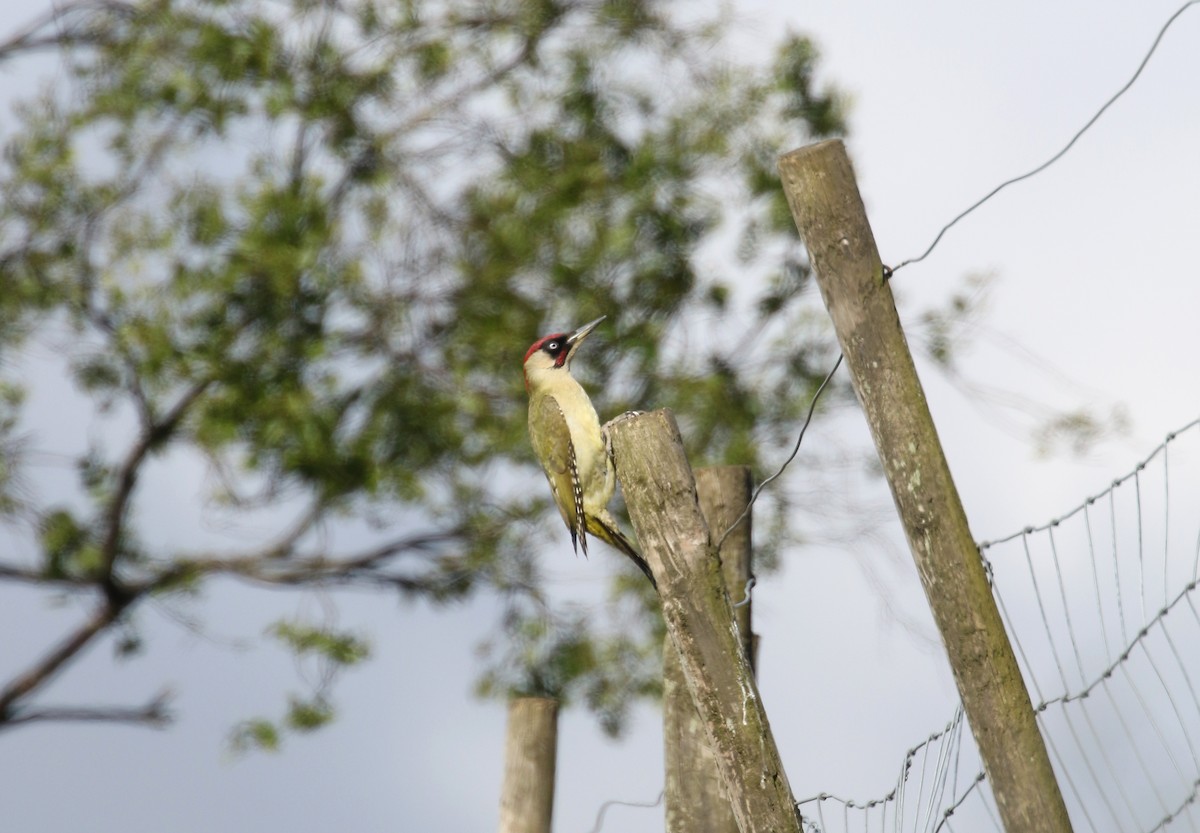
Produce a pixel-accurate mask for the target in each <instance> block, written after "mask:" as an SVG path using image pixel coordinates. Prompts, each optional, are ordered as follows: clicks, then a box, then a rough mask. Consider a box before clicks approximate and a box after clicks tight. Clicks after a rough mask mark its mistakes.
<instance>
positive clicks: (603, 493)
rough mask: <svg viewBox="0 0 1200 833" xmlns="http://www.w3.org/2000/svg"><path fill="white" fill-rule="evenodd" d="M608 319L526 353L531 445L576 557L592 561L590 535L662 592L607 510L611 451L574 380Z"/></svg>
mask: <svg viewBox="0 0 1200 833" xmlns="http://www.w3.org/2000/svg"><path fill="white" fill-rule="evenodd" d="M607 317H608V316H604V315H602V316H600V317H599V318H597V319H596V320H595V321H591V322H589V323H587V324H584V325H583V326H582V327H580V328H579V329H577V330H575V331H574V332H571V333H551V334H550V335H546V336H542V337H541V338H539V339H538V340H537V341H535V342H534V343H533V344H532V345H530V347H529V349H528V350H526V351H525V389H526V391H527V392H528V393H529V440H530V442H531V443H532V445H533V451H534V453H535V454H536V455H537V458H538V462H539V463H541V465H542V470H543V471H544V472H545V473H546V479H547V480H548V481H549V482H550V490H551V491H552V492H553V494H554V503H555V505H557V506H558V511H559V513H560V514H561V515H562V519H563V522H564V523H565V524H566V525H567V530H568V531H569V532H570V533H571V546H572V548H574V550H575V553H576V554H578V553H579V552H580V551H581V550H582V551H583V555H584V557H587V554H588V536H589V535H591V536H592V537H593V538H599V539H600V540H601V541H604V542H605V543H607V544H609V545H610V546H612V547H614V548H616V549H617V550H620V551H621V552H622V553H624V554H625V555H627V556H628V557H629V558H630V559H632V560H633V562H634V563H635V564H636V565H637V566H638V569H640V570H641V571H642V572H643V573H645V575H646V578H648V579H650V583H651V584H652V585H654V586H655V587H656V588H657V586H658V585H657V583H656V582H655V580H654V574H653V573H652V572H651V571H650V565H649V564H648V563H647V562H646V559H645V558H643V557H642V555H641V554H640V553H639V552H638V551H637V549H636V548H635V547H634V546H633V544H632V543H630V541H629V539H628V538H626V537H625V535H624V534H623V533H622V532H621V530H620V528H619V527H618V526H617V522H616V519H614V518H613V516H612V515H611V514H610V513H609V511H608V503H609V501H610V500H612V496H613V491H614V490H615V489H616V485H617V476H616V471H615V470H614V468H613V462H612V449H611V446H610V443H609V439H608V436H607V433H606V432H605V431H604V429H603V428H601V426H600V418H599V417H598V416H597V415H596V408H595V406H593V405H592V400H591V399H589V398H588V395H587V392H586V391H584V389H583V386H582V385H580V384H579V382H578V381H576V380H575V377H573V376H572V375H571V359H572V357H574V355H575V352H576V351H577V350H578V349H579V346H580V345H581V344H583V342H584V339H586V338H587V337H588V336H589V335H590V334H591V333H592V331H593V330H595V329H596V327H597V325H599V324H600V322H601V321H603V320H604V319H605V318H607Z"/></svg>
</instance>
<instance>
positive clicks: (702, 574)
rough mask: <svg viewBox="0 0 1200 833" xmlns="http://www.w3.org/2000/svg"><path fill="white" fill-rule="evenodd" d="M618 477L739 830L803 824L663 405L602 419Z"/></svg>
mask: <svg viewBox="0 0 1200 833" xmlns="http://www.w3.org/2000/svg"><path fill="white" fill-rule="evenodd" d="M608 430H609V436H610V437H611V438H612V446H613V459H614V461H615V463H616V467H617V476H618V477H619V478H620V480H621V488H622V490H623V491H624V494H625V504H626V506H628V507H629V517H630V519H631V520H632V521H633V528H634V531H635V532H636V533H637V537H638V542H639V543H640V544H641V547H642V554H643V555H644V556H645V557H646V560H647V562H649V564H650V569H651V570H652V571H653V572H654V576H655V578H656V580H657V581H658V592H659V597H660V599H661V601H662V609H663V621H664V623H665V624H666V628H667V634H668V635H669V636H670V637H671V642H672V644H673V645H674V646H675V650H676V651H678V652H679V658H680V665H681V667H682V668H683V676H684V680H685V681H686V682H687V688H688V691H689V693H690V694H691V697H692V703H693V704H694V706H695V709H696V712H697V713H698V714H699V716H700V720H701V722H702V723H703V725H704V733H705V738H706V739H707V741H708V745H709V748H710V749H712V751H713V756H714V759H715V761H716V765H717V771H718V772H719V773H720V775H721V781H722V783H723V784H724V785H725V791H726V794H727V795H728V796H729V802H730V806H731V807H732V809H733V816H734V819H735V820H736V822H737V826H738V830H740V831H741V833H767V831H772V833H800V817H799V815H798V814H797V812H796V803H795V800H794V799H793V798H792V791H791V787H790V786H789V785H788V781H787V776H786V775H785V774H784V771H783V764H782V762H781V761H780V758H779V750H778V749H777V748H776V746H775V738H774V736H773V735H772V734H771V726H770V724H769V723H768V722H767V712H766V709H764V708H763V704H762V699H761V698H760V696H759V693H758V686H757V684H756V683H755V682H754V673H753V671H752V670H751V668H750V658H749V657H748V656H747V654H746V652H745V651H744V650H743V649H742V645H741V639H740V637H739V634H738V632H737V628H736V627H735V626H734V620H733V609H732V606H731V604H730V600H729V594H728V593H726V592H725V583H724V581H722V579H721V572H720V569H719V568H718V564H717V558H716V557H715V554H714V553H713V551H712V550H713V542H712V541H711V540H710V539H709V531H708V526H707V525H706V524H705V522H704V516H703V515H702V514H701V512H700V506H699V504H698V502H697V498H696V482H695V480H694V478H693V477H692V470H691V467H690V466H689V465H688V462H687V456H686V455H685V454H684V451H683V440H682V438H681V437H680V436H679V427H678V426H677V425H676V424H675V418H674V417H673V416H672V415H671V413H670V411H654V412H653V413H648V414H637V415H632V416H626V417H619V418H617V419H616V420H613V421H612V422H610V423H608Z"/></svg>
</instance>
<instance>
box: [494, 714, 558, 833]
mask: <svg viewBox="0 0 1200 833" xmlns="http://www.w3.org/2000/svg"><path fill="white" fill-rule="evenodd" d="M557 755H558V701H557V700H552V699H550V698H547V697H514V698H512V699H511V700H509V701H508V734H507V737H506V739H505V742H504V785H503V786H502V787H501V790H500V833H550V819H551V816H552V815H553V812H554V768H555V761H556V758H557Z"/></svg>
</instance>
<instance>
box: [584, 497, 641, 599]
mask: <svg viewBox="0 0 1200 833" xmlns="http://www.w3.org/2000/svg"><path fill="white" fill-rule="evenodd" d="M587 531H588V533H589V534H590V535H592V537H594V538H599V539H600V540H601V541H603V542H604V543H606V544H608V545H609V546H610V547H615V548H616V549H618V550H620V551H621V552H623V553H625V555H627V556H629V558H630V559H632V561H633V563H634V564H636V565H637V566H638V569H639V570H641V571H642V572H643V573H645V574H646V578H648V579H650V584H651V585H652V586H653V587H654V589H655V590H657V589H658V582H657V581H655V580H654V573H652V572H650V565H649V564H648V563H646V559H644V558H642V554H641V553H639V552H638V551H637V549H635V548H634V546H633V544H631V543H630V542H629V539H628V538H626V537H625V535H624V533H622V532H621V530H620V529H619V528H618V527H617V522H616V521H615V520H614V519H613V517H612V515H609V514H608V513H607V512H605V513H604V515H603V516H602V517H597V516H595V515H588V516H587Z"/></svg>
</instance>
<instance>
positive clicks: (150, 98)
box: [0, 0, 844, 746]
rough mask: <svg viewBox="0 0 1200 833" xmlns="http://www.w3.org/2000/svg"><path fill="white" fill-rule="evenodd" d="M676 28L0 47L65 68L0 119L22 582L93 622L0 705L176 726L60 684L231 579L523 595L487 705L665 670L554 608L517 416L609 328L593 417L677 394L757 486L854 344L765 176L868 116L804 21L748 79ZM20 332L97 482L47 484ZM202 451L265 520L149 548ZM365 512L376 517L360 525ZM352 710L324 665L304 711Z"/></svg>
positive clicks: (487, 26)
mask: <svg viewBox="0 0 1200 833" xmlns="http://www.w3.org/2000/svg"><path fill="white" fill-rule="evenodd" d="M688 14H689V13H685V12H684V11H682V10H678V9H676V8H674V7H673V6H672V5H671V4H670V3H667V2H653V1H652V0H562V1H561V2H554V0H550V2H547V1H546V0H500V1H499V2H475V3H436V2H434V3H415V2H402V3H376V2H373V0H347V2H338V1H337V0H333V1H332V2H324V3H313V2H309V0H293V2H279V3H275V4H265V3H259V2H250V0H150V2H145V3H137V4H127V3H123V2H115V0H78V1H77V2H73V3H68V4H66V5H62V6H59V7H57V8H56V9H55V10H54V11H53V12H52V13H50V14H49V15H47V16H45V17H43V18H41V19H39V20H37V21H35V22H33V23H32V24H30V25H28V26H26V27H25V28H23V29H21V30H19V31H18V32H17V33H16V34H14V35H12V36H11V37H10V38H9V39H8V40H6V41H4V42H3V43H0V62H3V65H5V66H8V67H12V66H15V65H19V64H20V62H21V61H25V60H27V59H28V58H29V57H30V56H32V55H35V54H39V53H44V52H47V51H48V52H50V53H51V54H52V55H53V56H54V57H55V58H56V59H57V60H58V61H59V62H60V64H61V67H62V70H61V72H60V76H61V75H65V77H66V78H67V79H69V83H66V84H63V83H58V84H55V85H53V86H47V87H46V88H45V89H44V90H43V91H42V92H41V94H40V95H39V96H37V97H36V98H32V99H30V100H27V101H25V102H23V103H21V104H20V105H19V106H18V107H17V108H16V114H17V118H16V119H15V120H9V121H8V122H7V124H8V125H9V126H8V127H7V128H6V130H7V133H6V135H5V136H4V138H5V140H6V144H5V152H4V159H3V167H2V168H0V275H2V276H3V283H4V287H5V291H4V292H3V293H2V294H0V351H2V352H0V374H2V375H0V385H2V387H0V512H2V513H3V518H2V521H3V523H4V524H5V526H6V528H7V529H8V530H9V531H10V532H11V534H12V535H13V536H15V540H18V541H19V542H20V546H19V547H18V548H17V549H15V550H13V551H11V552H7V553H3V554H0V579H3V580H5V581H7V582H14V583H23V584H25V585H28V586H29V587H30V588H32V590H33V591H34V592H45V591H47V590H52V591H54V592H61V593H66V594H69V595H72V596H77V597H79V598H81V599H84V600H87V601H88V603H89V604H90V607H89V611H90V612H89V613H88V614H87V615H86V616H84V617H83V619H82V621H80V622H79V623H78V624H77V625H76V626H75V627H74V628H73V629H72V630H71V631H70V632H68V633H67V634H65V635H63V636H61V637H58V638H56V639H55V640H54V642H53V644H52V645H51V646H50V647H48V649H47V651H46V652H45V653H44V654H43V655H42V656H41V657H40V658H39V659H38V660H36V661H35V662H34V663H33V664H31V665H30V666H29V667H27V668H23V669H17V670H15V672H14V671H12V670H6V671H5V673H7V674H9V675H10V676H9V677H8V678H7V680H6V681H4V683H3V688H2V689H0V727H4V726H14V725H18V724H21V723H26V722H31V721H35V720H49V719H55V718H64V717H82V718H90V719H115V720H123V721H160V720H162V719H164V717H165V712H164V704H163V703H162V702H161V701H160V700H157V699H156V700H154V701H153V702H151V703H148V704H146V705H144V706H142V707H133V708H124V707H122V708H117V709H109V708H100V707H95V706H93V705H91V704H69V705H68V706H65V707H61V708H60V707H49V706H46V705H45V704H44V703H41V702H40V701H39V692H40V690H41V689H42V688H43V686H44V685H45V683H46V682H47V681H48V680H49V679H51V678H52V677H53V676H54V675H56V674H57V673H59V672H60V671H62V670H63V669H64V668H65V667H66V666H67V665H68V664H69V663H70V662H71V661H72V660H73V659H74V658H75V657H77V656H78V655H79V654H80V652H81V651H84V650H86V648H87V647H88V645H89V644H91V643H92V642H93V641H94V640H95V639H96V638H97V637H98V636H99V635H101V634H104V633H108V632H113V631H116V632H119V633H121V634H122V642H121V644H122V646H123V647H124V649H126V650H128V651H130V652H134V651H136V649H137V647H138V624H137V623H138V621H139V617H140V616H143V615H145V614H144V610H145V607H146V606H145V602H146V601H147V600H148V599H156V600H160V601H164V602H165V603H168V604H169V602H170V600H171V599H172V598H175V597H179V596H181V595H183V594H191V593H195V592H198V591H199V590H200V589H201V588H203V586H204V583H205V581H206V580H208V579H210V578H212V577H214V576H218V575H230V576H235V577H238V578H241V579H245V580H246V581H251V582H256V583H261V584H266V585H273V586H293V587H305V586H337V585H347V584H365V585H369V586H372V587H377V588H380V589H383V590H388V591H396V592H399V593H402V594H405V595H411V596H419V597H423V598H428V599H432V600H435V601H448V600H451V599H461V598H465V597H467V596H469V595H470V594H472V593H475V592H480V591H484V590H487V591H491V592H496V593H499V594H502V595H503V596H504V597H505V598H506V599H508V600H509V610H510V613H509V615H507V616H506V620H505V625H506V631H507V632H508V633H509V634H510V635H516V636H518V637H520V638H519V639H517V640H515V641H513V642H510V643H508V644H509V645H510V646H516V647H515V648H511V649H510V648H504V647H501V648H499V649H498V651H499V653H500V654H501V655H502V656H503V657H505V658H507V659H505V660H504V661H503V662H501V663H500V666H499V668H497V669H493V671H492V672H491V673H490V674H489V676H488V677H487V680H486V682H485V687H488V686H490V687H491V688H493V689H506V688H513V689H533V691H532V692H531V693H539V694H541V693H551V694H554V695H556V696H563V695H568V694H570V693H573V692H586V695H585V696H586V697H587V699H589V700H590V701H591V702H592V704H593V705H594V706H596V707H598V708H599V709H600V710H601V712H602V713H603V714H605V715H606V725H608V726H609V727H610V728H612V729H614V730H615V729H616V728H617V727H618V726H619V723H620V715H621V705H620V704H622V703H624V702H626V699H625V698H624V697H623V696H615V694H614V692H616V693H622V692H627V691H630V690H632V691H639V692H645V691H648V690H652V689H653V685H652V684H650V683H648V682H647V679H648V678H647V676H646V675H645V674H644V673H641V672H640V671H639V670H638V668H639V665H638V663H639V662H642V663H643V664H644V660H645V657H646V651H653V650H654V648H648V647H644V646H656V645H658V644H660V643H661V638H660V636H661V631H659V630H658V629H657V627H658V626H657V624H656V620H655V618H654V617H653V616H652V615H649V614H648V615H647V616H645V617H643V618H642V619H641V620H639V621H641V622H642V623H644V624H645V625H647V627H644V628H641V629H640V630H641V632H640V633H638V632H634V633H631V632H629V631H624V632H621V631H618V632H615V633H608V634H603V633H602V634H600V635H599V636H597V634H596V632H595V631H594V629H593V628H591V627H590V623H587V622H583V621H580V620H578V618H577V617H575V616H574V614H570V613H567V614H561V613H560V612H558V611H556V610H555V608H554V605H553V603H552V601H551V600H549V599H548V598H547V595H546V593H545V592H544V588H543V587H542V581H541V579H540V575H539V570H538V568H537V560H536V553H537V552H538V549H539V547H538V544H539V542H540V541H541V540H543V538H542V533H543V532H544V531H550V530H554V531H557V529H556V527H555V524H556V523H557V520H556V519H555V518H551V516H550V515H551V513H549V512H548V511H547V510H548V495H547V493H546V490H545V488H544V485H543V484H542V483H541V478H540V476H539V475H538V474H537V473H536V469H535V467H534V466H533V465H532V455H531V453H530V451H529V449H528V444H527V440H526V437H525V426H524V423H525V415H524V392H523V391H522V389H521V381H520V376H519V371H518V362H519V359H520V354H521V351H522V349H523V348H524V346H525V345H526V343H527V342H529V341H531V340H532V339H533V337H534V336H535V335H538V334H540V333H542V332H544V331H546V330H548V329H549V328H552V327H556V326H557V327H562V326H567V325H570V324H573V323H576V322H579V321H582V320H587V319H589V318H594V317H596V316H598V315H600V314H607V315H608V316H609V318H610V325H611V326H610V329H609V332H610V333H611V334H613V338H614V340H615V342H616V343H617V344H619V349H612V350H607V351H604V350H595V351H594V352H593V353H592V356H591V362H590V367H591V369H592V370H593V372H594V378H593V380H592V382H593V385H592V386H593V387H594V388H595V389H596V390H598V391H602V394H601V395H600V396H599V397H598V400H599V402H598V404H600V405H601V409H602V411H604V412H605V413H616V412H619V411H620V410H623V409H626V408H628V407H632V406H644V405H651V404H661V403H670V404H671V405H672V407H673V408H674V409H675V411H676V413H677V414H678V415H679V416H680V419H681V422H682V423H683V425H684V428H685V434H686V435H687V437H688V439H689V442H690V443H691V448H690V451H691V454H692V457H693V460H695V461H696V462H697V464H704V463H726V462H731V463H740V464H746V463H748V464H750V465H752V466H754V467H755V469H756V471H757V472H758V473H760V474H761V473H765V472H764V470H765V463H766V461H768V460H771V459H773V458H774V454H773V453H772V452H773V451H774V450H775V449H776V448H778V446H779V445H780V444H781V443H783V442H786V438H787V435H788V434H789V433H790V430H791V428H792V426H793V424H794V423H795V421H796V419H797V417H798V416H799V415H800V414H801V410H802V408H803V407H804V406H805V404H806V402H807V396H808V394H809V393H810V392H811V389H812V387H813V386H814V385H815V383H817V382H819V381H820V378H821V377H822V375H823V372H824V369H825V368H824V367H823V361H824V360H825V359H826V358H827V355H828V350H829V347H828V341H827V340H825V339H823V338H818V336H820V335H822V334H823V331H822V329H821V327H820V326H819V325H818V324H816V323H814V319H813V318H811V317H810V311H811V309H812V306H811V303H810V301H809V299H808V298H807V297H806V296H805V289H806V287H807V285H808V277H809V275H808V270H807V267H806V265H805V260H804V258H803V256H802V253H801V251H800V248H799V244H798V240H797V239H796V237H795V234H794V231H793V230H792V228H791V223H790V218H789V217H788V213H787V208H786V204H785V203H784V202H783V198H782V195H781V194H780V192H779V191H778V188H777V182H776V179H775V175H774V168H773V164H774V159H773V158H774V154H775V153H776V151H777V150H778V149H779V148H781V147H791V146H795V145H796V144H798V143H800V142H801V141H803V140H804V139H806V138H808V137H814V136H825V135H830V134H834V133H838V132H841V131H842V130H843V127H844V126H843V123H842V118H841V106H840V102H839V99H838V98H837V96H836V95H834V94H832V93H830V92H827V91H821V90H818V89H817V87H816V85H815V82H814V80H813V74H814V68H815V63H816V52H815V50H814V48H813V46H812V45H811V43H810V42H809V41H807V40H806V39H804V38H799V37H789V38H787V39H785V40H784V42H783V43H782V44H781V45H780V47H779V50H778V53H777V55H776V58H775V60H774V62H773V63H772V64H771V66H769V67H753V66H737V65H734V64H731V63H730V62H728V61H727V60H726V58H725V53H724V52H722V51H721V44H722V31H723V21H721V20H719V19H717V20H696V19H692V18H690V17H688ZM60 80H61V79H60ZM749 277H754V278H756V280H749V279H748V278H749ZM30 345H44V346H49V347H50V348H51V349H52V350H53V351H54V353H55V355H57V356H61V357H63V364H61V365H53V363H51V365H52V366H53V367H55V368H57V367H60V366H61V367H62V368H65V370H66V372H67V373H68V374H69V379H70V383H71V385H72V386H73V387H74V389H75V390H76V391H78V393H79V394H80V395H81V397H82V399H81V402H83V403H84V405H85V407H84V409H83V412H81V413H80V414H79V415H78V424H79V426H80V435H81V436H82V435H85V434H86V435H87V436H88V437H89V439H88V442H87V447H86V448H84V449H83V450H80V451H77V452H76V451H72V450H70V449H66V450H59V449H51V451H54V452H55V453H57V454H60V455H61V454H67V455H69V456H70V458H71V463H72V466H73V469H74V472H75V478H74V481H73V482H72V483H71V484H69V485H67V486H61V485H57V484H56V490H55V493H54V494H53V495H52V496H49V497H43V496H41V495H40V492H41V489H40V488H39V483H40V482H41V481H40V480H39V478H41V477H43V474H42V472H41V470H40V466H41V464H42V463H44V461H45V455H44V453H43V452H44V451H45V449H42V448H41V447H40V446H39V434H38V432H37V430H36V427H35V426H32V425H30V424H29V423H28V420H27V417H26V410H25V405H24V404H23V403H24V401H25V397H26V395H27V394H28V393H29V391H30V390H31V382H30V379H29V376H30V373H31V372H32V371H34V370H36V369H37V367H36V365H37V360H36V359H35V358H33V357H31V350H30V349H29V348H30ZM768 356H770V360H769V361H767V360H766V357H768ZM96 426H102V427H103V430H99V429H97V428H96ZM181 459H187V460H202V461H203V463H204V466H205V467H206V470H207V471H208V472H209V477H210V481H211V483H214V484H215V486H214V487H213V488H211V489H210V490H209V491H210V494H209V496H208V499H209V501H210V509H209V511H211V512H214V513H219V514H221V515H222V516H223V517H241V516H243V515H249V514H254V516H255V517H266V518H268V519H269V520H270V523H271V529H272V532H271V534H270V535H269V536H266V537H265V538H264V539H263V540H256V541H251V542H248V543H247V545H246V546H245V547H243V548H240V549H237V550H236V551H215V552H213V551H205V550H203V549H198V548H195V547H193V546H189V544H188V542H186V541H181V542H179V543H178V545H177V546H172V547H170V548H163V547H161V546H150V545H148V544H147V543H146V542H145V540H144V537H143V536H142V535H139V515H138V510H139V499H140V498H141V497H142V494H141V493H140V492H139V483H140V482H144V480H145V478H146V476H147V471H149V470H150V469H151V467H152V466H154V465H166V464H169V463H171V462H178V461H179V460H181ZM160 461H161V462H160ZM526 487H528V488H526ZM772 506H773V510H774V518H775V521H774V523H773V524H770V523H767V524H760V528H763V529H771V528H774V530H775V540H776V541H779V540H782V537H783V536H785V535H787V534H789V533H790V532H795V531H796V530H795V528H794V527H790V526H789V525H788V522H787V521H786V520H785V519H786V518H787V500H786V497H785V496H776V498H775V500H774V503H773V504H772ZM264 513H265V514H264ZM759 517H760V518H764V517H766V516H765V515H764V514H763V513H762V512H760V513H759ZM352 521H354V522H362V521H365V526H366V527H367V529H366V530H365V531H364V530H363V529H361V528H360V529H357V530H356V531H355V535H354V536H348V535H339V534H338V531H339V529H342V528H344V527H346V526H350V525H351V522H352ZM362 525H363V524H361V523H359V526H362ZM349 540H353V541H355V542H356V545H354V546H351V545H350V544H348V543H347V541H349ZM625 585H626V586H627V587H632V586H635V585H634V584H633V582H632V581H627V582H625ZM647 610H648V608H647ZM545 622H551V623H560V622H561V623H565V624H564V626H563V627H558V626H554V627H546V626H545V625H544V623H545ZM539 623H541V624H539ZM274 633H275V635H276V636H277V637H279V638H280V639H282V640H283V641H284V642H285V643H286V644H288V645H289V646H291V647H292V648H293V649H294V650H296V651H297V652H299V653H301V654H304V655H313V656H319V657H322V658H323V659H324V661H325V662H327V663H330V664H331V665H332V667H341V666H345V665H349V664H352V663H354V662H357V661H359V660H360V659H362V658H363V657H364V656H365V653H366V648H365V645H364V644H363V643H362V641H361V640H360V639H358V638H357V637H356V636H354V635H351V634H343V633H337V632H333V631H330V630H328V629H324V628H321V627H313V626H310V625H306V624H304V623H297V622H287V623H280V625H279V626H278V627H277V628H276V629H275V631H274ZM547 645H548V646H549V647H548V648H547V647H546V646H547ZM522 646H525V647H522ZM564 646H565V647H564ZM622 658H626V659H628V660H629V661H628V662H626V661H624V659H622ZM513 680H516V682H512V681H513ZM530 680H533V681H534V683H529V682H528V681H530ZM544 688H552V689H554V690H553V691H542V690H541V689H544ZM606 709H607V711H606ZM330 715H331V705H330V702H329V699H328V691H327V690H326V687H324V686H321V687H319V688H318V690H316V691H314V692H313V695H312V697H311V698H309V699H305V700H298V701H295V702H294V703H293V704H292V707H291V709H290V711H289V717H288V721H289V724H290V725H291V726H292V727H294V728H298V729H305V728H312V727H314V726H317V725H320V724H322V723H324V722H325V721H327V720H328V719H329V717H330ZM277 731H278V729H277V727H276V726H275V725H273V724H272V723H270V722H256V723H252V724H248V725H247V726H246V727H244V732H243V735H242V737H243V739H244V740H248V741H249V742H255V743H260V744H264V745H268V746H270V745H273V744H274V743H276V742H277V740H278V735H277Z"/></svg>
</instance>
